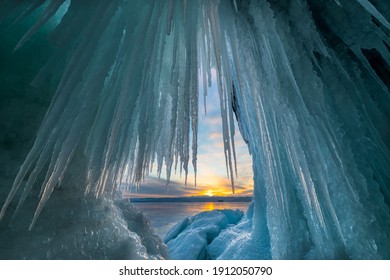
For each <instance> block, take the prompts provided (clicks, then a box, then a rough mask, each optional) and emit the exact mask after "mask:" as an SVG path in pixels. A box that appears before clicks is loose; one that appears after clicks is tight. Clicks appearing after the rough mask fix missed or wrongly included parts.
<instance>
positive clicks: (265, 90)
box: [0, 0, 390, 259]
mask: <svg viewBox="0 0 390 280" xmlns="http://www.w3.org/2000/svg"><path fill="white" fill-rule="evenodd" d="M389 18H390V4H389V2H388V1H385V0H383V1H374V0H371V1H368V0H335V1H330V0H329V1H320V0H318V1H315V0H296V1H292V0H291V1H282V0H242V1H239V0H225V1H222V0H221V1H217V0H210V1H186V0H181V1H179V0H177V1H176V0H167V1H152V0H147V1H145V0H142V1H141V0H140V1H136V0H134V1H125V0H113V1H105V0H97V1H93V3H92V1H90V2H89V1H78V0H71V1H69V0H68V1H65V0H51V1H49V0H47V1H45V0H40V1H28V0H25V1H10V0H5V1H1V2H0V19H1V24H0V28H1V32H2V33H1V38H2V42H3V43H2V46H1V61H2V64H1V69H0V70H1V73H2V75H1V80H0V82H1V103H0V104H1V119H0V121H1V122H0V125H1V127H0V129H1V130H0V131H1V132H0V136H1V138H0V149H1V159H0V164H1V170H0V172H1V173H0V175H1V178H0V180H1V189H0V201H1V202H2V203H3V207H2V210H1V213H0V218H1V219H2V221H1V222H0V246H1V247H2V250H1V251H0V254H1V258H164V257H166V248H165V245H163V244H162V243H161V241H160V240H159V239H158V238H155V236H154V235H153V233H151V232H150V231H149V230H148V229H147V228H148V227H147V225H145V231H142V232H139V231H137V230H136V229H137V228H139V227H137V226H134V224H135V223H137V222H135V221H134V220H135V217H136V216H137V215H136V212H135V210H134V209H132V208H131V207H130V206H126V207H128V208H126V207H125V206H124V205H123V203H122V202H116V203H115V195H116V190H117V189H118V186H120V185H121V184H123V183H126V184H136V185H137V184H139V183H140V182H141V181H142V180H143V178H144V177H145V176H147V175H148V172H149V170H150V169H151V168H152V165H153V162H155V163H156V166H155V168H157V170H158V172H159V173H161V172H163V171H165V172H166V177H167V178H168V180H169V178H170V174H171V173H172V172H173V171H174V170H176V169H177V170H178V171H179V172H183V173H184V174H187V171H188V166H189V164H190V163H191V164H192V165H193V166H194V169H195V172H196V161H197V121H198V106H199V104H200V103H201V104H202V103H204V106H205V107H207V87H208V85H209V84H210V82H211V69H212V68H214V69H215V70H216V73H217V85H218V90H219V100H220V107H221V119H222V128H221V129H222V131H223V135H224V153H225V157H226V168H227V171H228V175H229V177H230V178H231V181H232V187H233V190H234V176H235V149H234V135H235V129H234V122H233V121H234V118H237V120H238V123H239V127H240V131H241V133H242V135H243V137H244V139H245V141H246V142H247V144H248V147H249V150H250V153H251V155H252V158H253V172H254V184H255V188H254V199H253V206H252V207H253V209H251V215H246V216H244V218H243V219H247V220H242V221H241V222H239V223H238V224H237V225H236V226H232V227H229V230H226V231H225V233H224V234H223V236H220V237H218V238H221V240H220V241H219V242H221V244H223V243H224V241H223V240H225V241H226V240H229V244H230V245H231V244H237V248H241V249H240V250H235V251H234V248H231V246H227V247H226V248H225V249H224V248H223V247H220V246H219V247H218V249H217V250H215V251H214V252H218V253H215V256H214V257H215V258H218V257H220V258H244V259H245V258H252V257H253V256H256V258H266V259H268V258H272V259H305V258H307V259H318V258H319V259H335V258H336V259H340V258H343V259H344V258H346V259H348V258H350V259H383V258H385V259H388V258H390V253H389V252H390V237H389V236H388V232H389V230H390V209H389V206H390V189H389V187H390V175H389V174H390V152H389V147H390V144H389V143H390V127H389V119H390V94H389V87H390V39H389V38H390V37H389V36H390V23H389ZM3 61H4V63H3ZM202 106H203V104H202ZM119 205H121V206H119ZM12 216H14V217H12ZM140 220H142V219H140ZM138 222H140V223H141V221H138ZM144 223H146V224H147V221H144ZM244 224H245V226H243V225H244ZM131 225H133V227H132V226H131ZM247 225H250V227H248V226H247ZM29 228H30V231H28V230H29ZM80 230H81V231H83V232H84V233H85V235H84V233H82V232H81V231H80ZM76 233H77V234H76ZM240 233H242V234H240ZM244 235H245V236H247V237H248V238H243V236H244ZM26 236H28V237H26ZM126 246H127V247H126ZM64 247H66V248H67V249H66V250H64V251H63V250H62V249H61V248H64ZM36 248H39V250H37V249H36ZM84 248H85V249H84ZM123 248H127V249H125V252H123V250H124V249H123ZM245 248H255V253H253V254H252V253H251V255H249V254H248V251H247V250H246V249H245ZM55 252H61V253H58V254H57V253H55ZM229 252H231V253H229Z"/></svg>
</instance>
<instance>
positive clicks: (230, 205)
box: [133, 202, 249, 238]
mask: <svg viewBox="0 0 390 280" xmlns="http://www.w3.org/2000/svg"><path fill="white" fill-rule="evenodd" d="M133 204H134V205H135V206H136V207H137V208H138V209H140V210H141V211H142V212H144V213H145V215H146V216H147V217H148V218H149V219H150V221H151V223H152V226H153V228H154V230H155V232H156V233H157V234H158V235H159V236H160V237H161V238H163V237H164V236H165V234H166V233H167V232H168V230H169V229H170V228H171V227H172V226H174V225H175V224H176V223H178V222H180V221H181V220H183V219H184V218H186V217H188V216H192V215H195V214H198V213H199V212H203V211H212V210H216V209H241V210H243V211H244V212H245V211H246V210H247V208H248V206H249V202H142V203H136V202H134V203H133Z"/></svg>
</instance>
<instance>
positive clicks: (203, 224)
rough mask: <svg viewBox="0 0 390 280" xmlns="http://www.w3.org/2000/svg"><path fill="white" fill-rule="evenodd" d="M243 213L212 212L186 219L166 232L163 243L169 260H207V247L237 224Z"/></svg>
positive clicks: (232, 211) (235, 211) (237, 210)
mask: <svg viewBox="0 0 390 280" xmlns="http://www.w3.org/2000/svg"><path fill="white" fill-rule="evenodd" d="M243 214H244V213H243V211H242V210H239V209H236V210H231V209H225V210H213V211H207V212H201V213H199V214H197V215H195V216H192V217H187V218H185V219H184V220H183V221H181V222H180V223H178V224H177V225H176V226H174V227H173V228H172V229H171V230H170V231H168V232H167V234H166V236H165V238H164V242H165V243H167V245H168V248H169V255H170V258H171V259H179V260H184V259H186V260H201V259H209V258H210V256H209V254H208V247H207V246H208V245H209V244H210V243H211V242H213V240H214V239H215V238H216V237H217V236H219V235H220V234H221V233H223V232H224V231H225V230H226V229H227V228H229V227H231V226H232V225H235V224H237V223H238V222H239V221H240V219H241V218H242V216H243Z"/></svg>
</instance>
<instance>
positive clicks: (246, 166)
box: [131, 70, 253, 197]
mask: <svg viewBox="0 0 390 280" xmlns="http://www.w3.org/2000/svg"><path fill="white" fill-rule="evenodd" d="M212 77H213V81H212V86H211V87H210V88H208V92H207V100H206V104H207V115H205V112H204V105H203V92H202V91H200V98H199V100H202V101H200V102H199V107H200V108H199V128H198V129H199V131H198V162H197V169H198V174H197V186H196V187H194V182H195V180H194V172H193V168H192V165H191V164H190V166H189V174H188V182H187V186H185V185H184V177H185V176H184V174H182V178H180V174H172V176H171V182H170V184H169V187H168V189H166V188H165V179H161V180H158V179H157V172H156V170H153V172H152V173H150V176H149V178H147V179H146V180H145V182H144V183H143V184H141V187H140V189H139V190H138V191H137V192H134V190H132V193H131V197H178V196H251V195H252V192H253V173H252V159H251V156H250V155H249V152H248V148H247V145H246V144H245V142H244V141H243V140H242V137H241V134H240V132H239V129H238V126H237V124H236V135H235V137H234V140H235V147H236V155H237V173H238V176H237V177H235V178H234V181H235V183H234V185H235V193H234V194H233V193H232V187H231V182H230V179H229V178H228V177H227V172H226V164H225V156H224V152H223V138H222V123H221V116H220V109H219V99H218V91H217V86H216V80H215V71H214V70H212ZM200 88H202V86H200ZM190 162H191V159H190ZM178 173H179V172H178ZM163 175H165V174H164V171H163V172H162V177H163ZM164 178H165V177H164Z"/></svg>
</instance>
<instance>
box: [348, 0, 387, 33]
mask: <svg viewBox="0 0 390 280" xmlns="http://www.w3.org/2000/svg"><path fill="white" fill-rule="evenodd" d="M356 1H357V2H359V4H360V5H362V6H363V8H364V9H366V11H367V12H369V13H370V14H371V15H372V16H373V17H375V18H376V19H377V20H379V22H381V23H382V24H383V25H384V26H385V27H386V28H387V29H390V23H389V22H388V21H387V19H386V18H385V17H384V16H383V15H382V14H381V13H380V12H379V11H378V10H377V9H376V8H375V7H374V6H373V5H372V4H371V3H370V1H368V0H356Z"/></svg>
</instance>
